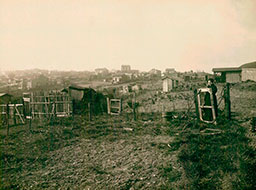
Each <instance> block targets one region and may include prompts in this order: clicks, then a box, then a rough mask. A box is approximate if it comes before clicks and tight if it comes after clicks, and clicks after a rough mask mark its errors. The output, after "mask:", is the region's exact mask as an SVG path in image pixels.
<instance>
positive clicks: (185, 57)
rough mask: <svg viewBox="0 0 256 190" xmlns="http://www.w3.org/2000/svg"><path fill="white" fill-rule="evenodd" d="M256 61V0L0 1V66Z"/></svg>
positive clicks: (200, 66)
mask: <svg viewBox="0 0 256 190" xmlns="http://www.w3.org/2000/svg"><path fill="white" fill-rule="evenodd" d="M255 60H256V0H0V70H16V69H31V68H39V69H58V70H94V69H95V68H99V67H106V68H108V69H120V67H121V65H122V64H129V65H131V67H132V68H133V69H139V70H143V71H148V70H150V69H151V68H157V69H160V70H164V69H165V68H175V69H176V70H178V71H188V70H194V71H196V70H201V71H202V70H204V71H208V72H211V69H212V68H213V67H228V66H240V65H241V64H244V63H247V62H251V61H255Z"/></svg>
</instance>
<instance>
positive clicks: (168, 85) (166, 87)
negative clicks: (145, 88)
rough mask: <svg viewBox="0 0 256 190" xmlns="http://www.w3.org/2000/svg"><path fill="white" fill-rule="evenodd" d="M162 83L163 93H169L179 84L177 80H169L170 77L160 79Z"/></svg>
mask: <svg viewBox="0 0 256 190" xmlns="http://www.w3.org/2000/svg"><path fill="white" fill-rule="evenodd" d="M162 81H163V92H169V91H171V90H173V89H174V88H176V87H177V86H178V84H179V81H178V79H175V78H170V77H164V78H162Z"/></svg>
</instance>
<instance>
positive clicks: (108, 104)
mask: <svg viewBox="0 0 256 190" xmlns="http://www.w3.org/2000/svg"><path fill="white" fill-rule="evenodd" d="M107 107H108V114H110V100H109V98H107Z"/></svg>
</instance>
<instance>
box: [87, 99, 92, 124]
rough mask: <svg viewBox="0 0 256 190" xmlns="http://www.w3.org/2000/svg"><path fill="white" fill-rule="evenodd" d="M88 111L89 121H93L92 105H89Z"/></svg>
mask: <svg viewBox="0 0 256 190" xmlns="http://www.w3.org/2000/svg"><path fill="white" fill-rule="evenodd" d="M88 109H89V121H91V120H92V113H91V103H90V102H89V103H88Z"/></svg>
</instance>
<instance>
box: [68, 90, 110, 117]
mask: <svg viewBox="0 0 256 190" xmlns="http://www.w3.org/2000/svg"><path fill="white" fill-rule="evenodd" d="M68 93H69V95H70V98H71V100H72V102H73V111H74V113H76V114H81V113H85V112H88V111H91V113H93V114H94V115H97V114H100V113H103V112H107V99H106V97H105V96H104V95H103V94H102V93H99V92H96V91H95V90H94V89H92V88H84V87H79V86H69V88H68Z"/></svg>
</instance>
